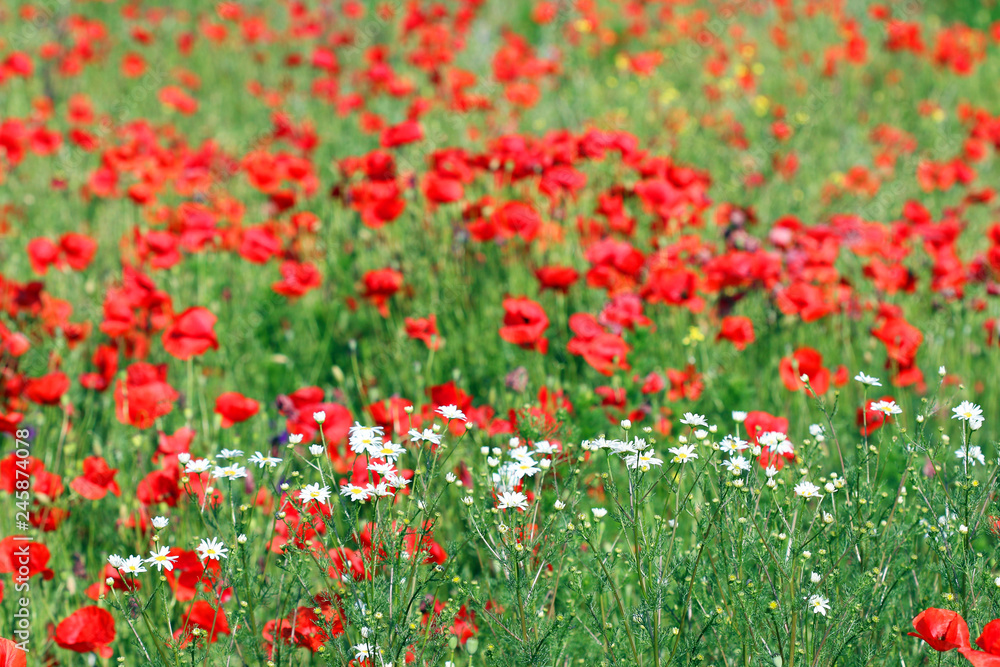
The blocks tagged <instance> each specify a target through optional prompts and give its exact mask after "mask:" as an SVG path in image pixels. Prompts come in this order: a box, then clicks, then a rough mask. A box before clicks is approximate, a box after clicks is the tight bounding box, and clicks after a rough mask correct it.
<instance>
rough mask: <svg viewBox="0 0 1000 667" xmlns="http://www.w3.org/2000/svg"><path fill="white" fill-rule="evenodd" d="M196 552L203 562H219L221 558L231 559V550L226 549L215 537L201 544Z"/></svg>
mask: <svg viewBox="0 0 1000 667" xmlns="http://www.w3.org/2000/svg"><path fill="white" fill-rule="evenodd" d="M195 552H196V553H197V554H198V558H200V559H202V560H206V559H210V560H219V559H220V558H229V555H228V554H229V549H227V548H226V545H225V543H224V542H222V541H221V540H219V539H217V538H214V537H213V538H211V539H208V540H202V541H201V542H199V543H198V546H197V547H196V548H195Z"/></svg>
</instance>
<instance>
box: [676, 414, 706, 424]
mask: <svg viewBox="0 0 1000 667" xmlns="http://www.w3.org/2000/svg"><path fill="white" fill-rule="evenodd" d="M681 423H682V424H684V425H685V426H705V427H707V426H708V420H707V419H705V417H704V416H702V415H696V414H694V413H692V412H685V413H684V416H683V417H681Z"/></svg>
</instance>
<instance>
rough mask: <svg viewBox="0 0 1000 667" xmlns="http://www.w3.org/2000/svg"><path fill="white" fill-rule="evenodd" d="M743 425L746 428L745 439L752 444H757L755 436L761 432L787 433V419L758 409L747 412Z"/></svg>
mask: <svg viewBox="0 0 1000 667" xmlns="http://www.w3.org/2000/svg"><path fill="white" fill-rule="evenodd" d="M743 426H745V427H746V430H747V439H748V440H750V442H752V443H753V444H757V436H759V435H760V434H761V433H768V432H775V433H786V434H787V433H788V420H787V419H785V418H784V417H775V416H774V415H770V414H768V413H766V412H761V411H759V410H754V411H753V412H748V413H747V418H746V419H745V420H743Z"/></svg>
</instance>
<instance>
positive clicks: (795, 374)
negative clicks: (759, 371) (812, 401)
mask: <svg viewBox="0 0 1000 667" xmlns="http://www.w3.org/2000/svg"><path fill="white" fill-rule="evenodd" d="M778 371H779V372H780V374H781V381H782V382H784V383H785V388H786V389H788V391H799V390H800V389H802V388H803V387H805V383H804V382H802V380H801V379H800V377H801V376H803V375H805V376H806V377H808V378H809V385H810V387H811V388H812V391H814V392H816V393H817V394H825V393H826V392H827V390H828V389H829V388H830V370H829V369H827V368H824V367H823V355H822V354H820V353H819V352H817V351H816V350H814V349H813V348H811V347H800V348H799V349H797V350H796V351H795V353H794V354H792V356H791V357H785V358H784V359H782V360H781V363H780V364H779V365H778Z"/></svg>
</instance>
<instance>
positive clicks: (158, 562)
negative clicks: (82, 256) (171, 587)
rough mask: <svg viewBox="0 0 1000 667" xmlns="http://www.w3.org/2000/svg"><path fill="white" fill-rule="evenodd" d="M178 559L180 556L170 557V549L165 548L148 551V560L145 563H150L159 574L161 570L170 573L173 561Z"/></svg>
mask: <svg viewBox="0 0 1000 667" xmlns="http://www.w3.org/2000/svg"><path fill="white" fill-rule="evenodd" d="M178 558H180V556H171V555H170V547H166V546H165V547H160V548H159V549H154V550H153V551H150V552H149V558H147V559H146V561H145V562H147V563H150V564H151V565H153V566H154V567H156V568H157V569H158V570H160V571H161V572H162V571H163V570H166V571H167V572H170V571H171V570H173V569H174V561H175V560H177V559H178Z"/></svg>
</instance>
